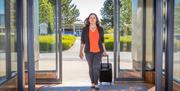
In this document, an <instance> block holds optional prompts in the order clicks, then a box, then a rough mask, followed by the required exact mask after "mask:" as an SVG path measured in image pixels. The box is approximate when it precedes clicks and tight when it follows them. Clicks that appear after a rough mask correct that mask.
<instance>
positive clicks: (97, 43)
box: [79, 13, 107, 89]
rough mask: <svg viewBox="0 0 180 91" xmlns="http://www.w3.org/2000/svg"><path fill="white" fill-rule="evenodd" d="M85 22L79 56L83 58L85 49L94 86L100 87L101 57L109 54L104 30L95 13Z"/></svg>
mask: <svg viewBox="0 0 180 91" xmlns="http://www.w3.org/2000/svg"><path fill="white" fill-rule="evenodd" d="M85 24H86V25H85V27H84V28H83V30H82V34H81V46H80V53H79V57H80V58H81V59H82V58H83V57H84V53H83V49H84V52H85V56H86V60H87V62H88V66H89V75H90V79H91V84H92V88H95V89H99V87H98V79H99V69H100V63H101V58H102V56H103V55H107V52H106V49H105V45H104V31H103V28H102V27H100V25H99V20H98V17H97V15H96V14H95V13H91V14H89V16H88V18H86V20H85ZM84 46H85V48H84Z"/></svg>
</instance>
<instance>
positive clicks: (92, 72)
mask: <svg viewBox="0 0 180 91" xmlns="http://www.w3.org/2000/svg"><path fill="white" fill-rule="evenodd" d="M101 59H102V53H86V60H87V62H88V65H89V76H90V79H91V83H94V84H98V80H99V70H100V63H101Z"/></svg>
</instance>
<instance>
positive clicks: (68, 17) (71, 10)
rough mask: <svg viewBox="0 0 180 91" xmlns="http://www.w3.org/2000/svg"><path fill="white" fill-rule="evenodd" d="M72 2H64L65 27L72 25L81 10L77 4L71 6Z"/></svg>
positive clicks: (66, 0)
mask: <svg viewBox="0 0 180 91" xmlns="http://www.w3.org/2000/svg"><path fill="white" fill-rule="evenodd" d="M71 2H72V0H62V16H63V20H64V25H65V26H67V25H72V24H73V23H74V22H75V21H76V20H77V17H78V16H79V14H80V13H79V10H78V9H77V6H76V5H75V4H71Z"/></svg>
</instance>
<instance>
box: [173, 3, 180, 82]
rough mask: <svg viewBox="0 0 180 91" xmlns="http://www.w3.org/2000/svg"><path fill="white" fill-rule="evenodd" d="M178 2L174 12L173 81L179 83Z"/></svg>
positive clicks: (179, 29) (179, 20)
mask: <svg viewBox="0 0 180 91" xmlns="http://www.w3.org/2000/svg"><path fill="white" fill-rule="evenodd" d="M179 11H180V0H175V11H174V64H173V65H174V69H173V70H174V71H173V74H174V77H173V78H174V79H175V80H176V81H178V82H180V69H179V67H180V56H179V55H180V12H179Z"/></svg>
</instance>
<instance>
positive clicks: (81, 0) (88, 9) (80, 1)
mask: <svg viewBox="0 0 180 91" xmlns="http://www.w3.org/2000/svg"><path fill="white" fill-rule="evenodd" d="M104 1H105V0H72V3H74V4H75V5H77V8H78V9H79V11H80V16H79V18H80V19H81V20H82V21H84V19H85V18H86V17H88V15H89V14H90V13H96V14H97V16H98V18H99V19H100V18H101V14H100V9H101V8H102V7H103V4H104Z"/></svg>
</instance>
